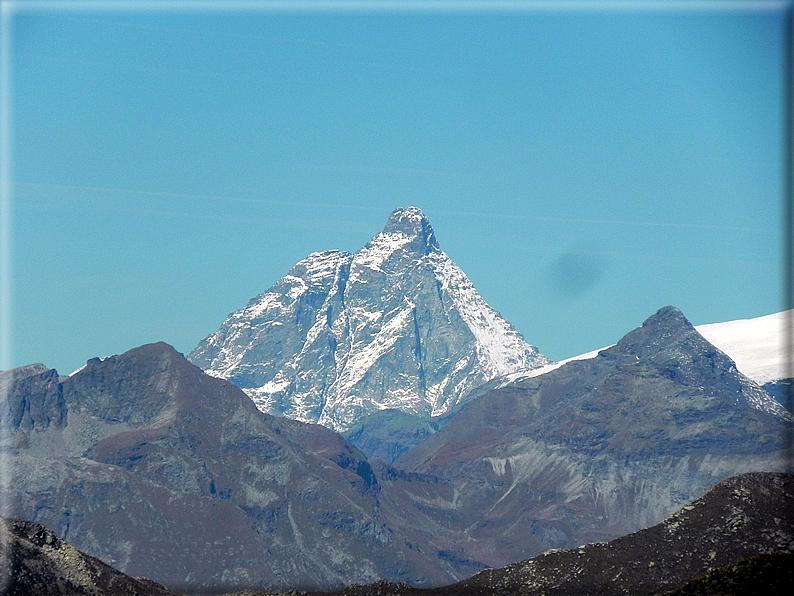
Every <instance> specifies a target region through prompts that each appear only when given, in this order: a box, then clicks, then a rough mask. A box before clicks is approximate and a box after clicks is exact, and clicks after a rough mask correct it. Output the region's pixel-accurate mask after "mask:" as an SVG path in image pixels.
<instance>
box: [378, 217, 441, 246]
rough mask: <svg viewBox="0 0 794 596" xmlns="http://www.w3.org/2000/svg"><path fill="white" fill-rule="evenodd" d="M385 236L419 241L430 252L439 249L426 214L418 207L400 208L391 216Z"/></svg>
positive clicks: (385, 229)
mask: <svg viewBox="0 0 794 596" xmlns="http://www.w3.org/2000/svg"><path fill="white" fill-rule="evenodd" d="M381 233H382V234H384V235H392V234H400V235H403V236H407V237H409V238H411V239H415V240H419V241H420V243H421V244H422V245H424V247H425V250H426V251H429V250H432V249H435V248H438V242H437V241H436V235H435V233H434V232H433V227H432V226H431V225H430V222H429V221H428V219H427V217H425V214H424V213H422V210H421V209H419V208H418V207H400V208H398V209H395V210H394V211H393V212H392V214H391V215H390V216H389V220H388V221H387V222H386V226H385V227H384V228H383V232H381Z"/></svg>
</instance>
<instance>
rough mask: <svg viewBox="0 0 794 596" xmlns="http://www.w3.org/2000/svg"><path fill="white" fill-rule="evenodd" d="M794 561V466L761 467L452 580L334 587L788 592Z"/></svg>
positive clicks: (555, 594)
mask: <svg viewBox="0 0 794 596" xmlns="http://www.w3.org/2000/svg"><path fill="white" fill-rule="evenodd" d="M773 555H774V556H773ZM792 562H794V475H792V474H775V473H755V474H744V475H741V476H735V477H733V478H730V479H728V480H725V481H723V482H721V483H720V484H718V485H717V486H716V487H714V488H713V489H711V490H710V491H708V492H707V493H706V494H705V495H703V496H702V497H701V498H699V499H697V500H696V501H694V502H693V503H691V504H690V505H687V506H686V507H684V508H683V509H681V510H679V511H677V512H676V513H675V514H674V515H672V516H671V517H669V518H667V519H666V520H664V521H663V522H662V523H660V524H657V525H655V526H653V527H650V528H647V529H645V530H640V531H639V532H635V533H633V534H630V535H627V536H623V537H621V538H618V539H615V540H612V541H610V542H607V543H596V544H587V545H584V546H581V547H579V548H575V549H568V550H556V551H549V552H546V553H543V554H542V555H539V556H537V557H534V558H532V559H530V560H528V561H522V562H520V563H515V564H513V565H509V566H507V567H504V568H501V569H489V570H486V571H482V572H480V573H478V574H476V575H475V576H473V577H471V578H469V579H467V580H464V581H462V582H459V583H457V584H454V585H450V586H446V587H443V588H437V589H430V590H418V589H415V588H411V587H409V586H405V585H397V584H392V583H388V582H378V583H375V584H370V585H358V586H350V587H348V588H345V589H344V590H340V591H337V592H332V593H326V594H327V596H332V595H333V596H376V595H378V596H389V595H391V596H398V595H399V596H453V595H455V596H475V595H476V596H516V595H521V596H541V595H543V596H583V595H587V596H612V595H615V596H617V595H623V594H631V595H633V596H653V595H661V594H667V593H668V592H671V591H673V590H675V591H674V592H672V593H671V595H670V596H672V595H673V594H674V595H675V596H694V595H706V594H723V595H727V594H735V595H737V596H738V595H739V594H743V595H744V594H781V595H782V594H784V593H785V594H789V593H791V592H790V590H791V588H792V587H794V583H793V582H792V580H794V574H793V573H792V567H791V564H792ZM787 566H788V567H787ZM707 574H708V575H707ZM698 578H700V579H698ZM695 580H696V581H695ZM731 590H733V591H731ZM737 590H748V591H737ZM784 590H785V592H784ZM312 596H319V595H316V594H313V595H312Z"/></svg>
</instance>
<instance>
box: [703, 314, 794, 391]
mask: <svg viewBox="0 0 794 596" xmlns="http://www.w3.org/2000/svg"><path fill="white" fill-rule="evenodd" d="M793 320H794V311H791V310H789V311H783V312H779V313H774V314H771V315H766V316H763V317H757V318H755V319H740V320H737V321H727V322H725V323H710V324H708V325H698V326H697V327H695V329H697V331H698V332H699V333H700V334H701V335H702V336H703V337H705V338H706V340H707V341H708V342H709V343H711V344H713V345H714V346H716V347H717V348H719V349H720V350H721V351H723V352H725V353H726V354H727V355H728V356H730V357H731V359H732V360H733V361H734V362H735V363H736V368H738V369H739V371H740V372H741V373H743V374H744V375H745V376H746V377H749V378H750V379H752V380H753V381H755V382H756V383H758V384H759V385H763V384H764V383H768V382H769V381H775V380H778V379H783V378H786V376H787V375H788V374H790V373H789V372H788V371H791V369H792V368H791V367H792V365H794V355H792V354H787V353H786V352H787V350H788V348H789V346H787V345H786V343H787V342H786V337H787V335H788V336H789V337H790V336H791V334H792V333H794V328H793V327H792V321H793Z"/></svg>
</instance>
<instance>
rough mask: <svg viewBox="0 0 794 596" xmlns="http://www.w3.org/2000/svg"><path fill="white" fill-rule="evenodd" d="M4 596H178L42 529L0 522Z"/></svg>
mask: <svg viewBox="0 0 794 596" xmlns="http://www.w3.org/2000/svg"><path fill="white" fill-rule="evenodd" d="M0 594H3V596H83V595H85V596H179V595H178V594H177V593H176V592H172V591H171V590H169V589H168V588H166V587H165V586H161V585H160V584H158V583H156V582H153V581H151V580H149V579H145V578H140V577H130V576H129V575H125V574H124V573H121V572H120V571H117V570H116V569H113V568H112V567H110V566H108V565H105V564H104V563H103V562H102V561H100V560H99V559H96V558H94V557H90V556H88V555H86V554H85V553H82V552H80V551H79V550H78V549H76V548H75V547H74V546H73V545H72V544H69V543H68V542H67V541H65V540H62V539H61V538H59V537H58V536H56V535H55V533H54V532H53V531H52V530H50V529H49V528H47V527H45V526H42V525H41V524H37V523H33V522H29V521H23V520H19V519H11V518H0Z"/></svg>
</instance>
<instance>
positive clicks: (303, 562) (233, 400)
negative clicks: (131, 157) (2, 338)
mask: <svg viewBox="0 0 794 596" xmlns="http://www.w3.org/2000/svg"><path fill="white" fill-rule="evenodd" d="M41 368H42V369H43V370H41V369H37V370H35V371H27V372H26V373H25V374H21V373H19V371H17V372H13V373H8V374H7V375H6V376H7V377H8V378H13V379H14V382H13V383H12V384H11V386H10V387H9V389H10V391H8V392H7V394H6V395H5V398H6V403H4V404H3V405H2V407H4V408H5V409H6V411H7V412H12V413H13V412H17V413H19V412H22V413H23V415H21V416H20V415H15V416H10V417H8V418H5V419H4V422H5V424H6V426H5V428H3V429H2V430H3V433H2V434H3V436H4V438H5V439H4V447H3V450H2V452H1V453H0V457H2V462H3V464H4V466H5V473H4V474H3V475H2V476H0V515H5V516H9V517H15V518H21V519H27V520H30V521H34V522H37V523H42V524H45V525H47V526H48V527H50V528H52V529H53V530H54V531H56V532H57V533H58V535H59V536H62V537H63V538H64V539H66V540H69V541H70V542H71V543H73V544H74V545H76V546H77V547H78V548H80V549H81V550H82V551H84V552H86V553H88V554H89V555H91V556H95V557H98V558H100V559H101V560H103V561H104V562H106V563H107V564H110V565H112V566H113V567H116V568H118V569H120V570H121V571H123V572H125V573H128V574H132V575H136V576H145V577H149V578H152V579H153V580H156V581H158V582H161V583H163V584H165V585H167V586H169V587H171V588H173V589H177V590H182V589H183V588H184V589H187V588H189V589H190V591H196V590H200V589H204V588H208V587H213V588H218V589H220V588H223V587H224V586H229V587H241V586H246V585H259V586H263V585H264V586H269V587H272V588H279V589H286V588H290V587H305V588H309V587H314V588H320V587H324V588H329V587H333V586H341V585H344V584H345V583H349V582H351V581H371V580H374V579H377V578H381V577H386V578H392V579H396V580H404V581H411V582H415V583H418V584H422V583H427V582H430V583H433V584H438V583H447V582H449V581H451V580H453V579H459V578H460V577H462V576H463V575H462V574H461V573H460V572H458V571H456V570H455V567H454V565H445V566H444V565H439V564H438V562H437V561H436V557H435V552H434V550H433V549H432V548H428V550H427V551H426V552H420V551H419V550H417V549H415V547H414V546H412V543H413V541H414V539H413V538H411V539H409V538H408V537H407V536H406V535H405V534H404V533H402V532H401V531H399V530H397V529H396V528H393V527H392V526H390V525H389V524H388V523H387V522H386V521H385V517H386V516H384V515H383V514H382V512H381V507H380V503H379V499H378V493H379V491H380V485H379V483H378V480H377V478H376V476H375V474H374V473H373V470H372V468H371V467H370V465H369V463H368V462H367V460H366V458H365V457H364V456H363V455H362V454H361V453H360V452H359V451H357V450H356V449H354V448H352V447H351V446H349V445H348V444H347V443H345V441H344V440H343V439H342V438H341V437H340V436H339V435H337V434H336V433H333V432H332V431H330V430H328V429H326V428H323V427H321V426H317V425H309V424H304V423H301V422H297V421H294V420H289V419H286V418H274V417H272V416H269V415H266V414H263V413H262V412H260V411H259V410H258V409H257V408H256V406H255V405H254V403H253V402H252V401H251V400H250V399H249V398H248V397H247V396H246V395H245V394H244V393H243V392H242V391H241V390H240V389H238V388H237V387H235V386H234V385H232V384H231V383H229V382H227V381H225V380H222V379H217V378H214V377H210V376H208V375H206V374H204V373H203V372H202V371H201V370H200V369H198V368H197V367H195V366H193V365H191V364H190V363H188V362H187V361H186V360H185V359H184V358H183V357H182V356H181V355H180V354H178V353H177V352H175V351H174V350H173V348H171V347H170V346H168V345H166V344H151V345H147V346H142V347H140V348H136V349H134V350H130V351H129V352H127V353H125V354H122V355H120V356H113V357H109V358H105V359H93V360H90V361H89V362H88V363H87V365H86V366H85V367H84V368H83V369H81V370H80V371H79V372H77V373H75V374H74V375H72V376H71V377H69V378H67V379H65V380H63V381H62V382H59V381H58V376H57V373H56V372H55V371H51V370H46V367H41ZM27 373H31V374H27ZM53 396H56V397H57V399H56V398H55V397H53ZM20 404H30V407H28V408H27V409H26V408H25V407H21V406H20ZM50 405H51V406H52V407H50ZM45 406H46V407H45ZM34 411H35V412H39V413H38V414H36V415H35V416H32V415H29V413H30V412H34ZM42 412H43V413H42ZM46 420H49V421H50V423H49V424H44V423H41V421H46ZM53 421H55V422H53ZM56 422H57V423H56ZM388 517H397V514H396V513H395V514H393V515H392V514H390V515H389V516H388ZM412 531H413V530H412ZM428 544H429V543H426V546H427V545H428Z"/></svg>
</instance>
